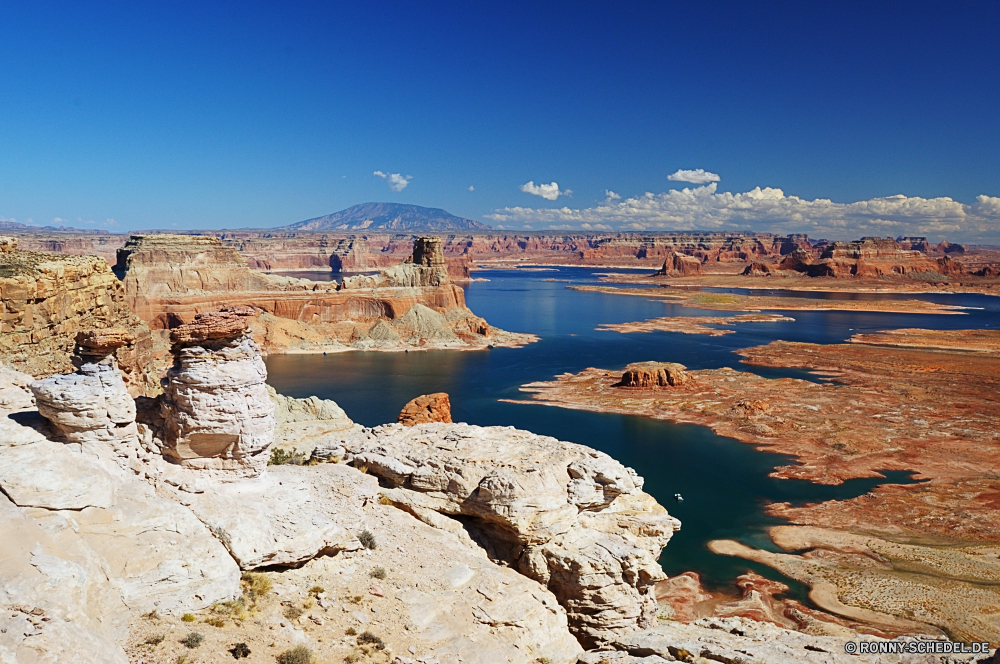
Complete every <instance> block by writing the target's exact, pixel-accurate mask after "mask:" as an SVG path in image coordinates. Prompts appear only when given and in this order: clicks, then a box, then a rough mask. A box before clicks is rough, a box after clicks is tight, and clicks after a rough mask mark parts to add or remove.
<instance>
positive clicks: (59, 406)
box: [31, 328, 138, 446]
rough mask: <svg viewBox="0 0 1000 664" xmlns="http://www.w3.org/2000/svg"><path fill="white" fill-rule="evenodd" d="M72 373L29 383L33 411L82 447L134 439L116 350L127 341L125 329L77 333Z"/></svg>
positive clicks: (130, 406)
mask: <svg viewBox="0 0 1000 664" xmlns="http://www.w3.org/2000/svg"><path fill="white" fill-rule="evenodd" d="M76 341H77V346H76V352H75V354H74V356H73V362H74V364H76V365H77V366H78V367H79V368H78V369H77V370H76V372H75V373H71V374H63V375H56V376H50V377H49V378H46V379H45V380H41V381H38V382H35V383H32V384H31V391H32V392H33V393H34V397H35V402H36V403H37V404H38V412H39V413H40V414H41V415H42V417H44V418H46V419H47V420H49V421H50V422H51V423H52V425H53V426H54V427H55V429H56V431H57V435H58V436H59V437H60V438H61V439H62V440H65V441H67V442H72V443H79V444H81V445H84V446H89V445H93V444H94V443H110V442H112V441H115V442H125V443H127V442H129V441H135V440H136V438H137V435H138V431H137V429H136V424H135V400H134V399H133V398H132V396H131V395H130V394H129V393H128V388H127V387H126V385H125V381H124V380H122V374H121V371H120V370H119V369H118V362H117V360H116V359H115V355H114V353H115V351H116V350H118V349H119V348H121V347H122V346H125V345H127V344H128V343H130V342H131V341H132V335H131V334H129V333H128V332H127V331H125V330H121V329H115V328H112V329H109V330H86V331H81V332H79V333H78V334H77V336H76Z"/></svg>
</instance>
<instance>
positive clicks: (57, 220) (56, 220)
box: [52, 217, 66, 224]
mask: <svg viewBox="0 0 1000 664" xmlns="http://www.w3.org/2000/svg"><path fill="white" fill-rule="evenodd" d="M52 223H54V224H65V223H66V220H65V219H62V218H60V217H53V218H52Z"/></svg>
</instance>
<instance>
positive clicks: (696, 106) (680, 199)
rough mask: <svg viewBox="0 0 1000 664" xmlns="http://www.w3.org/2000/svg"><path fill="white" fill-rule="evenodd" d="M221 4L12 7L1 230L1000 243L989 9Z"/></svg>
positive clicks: (988, 3)
mask: <svg viewBox="0 0 1000 664" xmlns="http://www.w3.org/2000/svg"><path fill="white" fill-rule="evenodd" d="M205 4H206V3H171V4H168V3H161V4H158V5H153V4H145V3H134V2H132V3H121V4H115V3H110V2H108V3H86V4H84V3H79V4H76V3H51V4H47V3H41V2H24V3H13V2H6V3H2V4H0V33H2V37H3V42H2V43H3V49H2V52H0V96H2V99H3V102H2V103H0V219H8V220H9V219H16V220H17V221H20V222H29V220H30V222H31V223H36V224H51V223H53V220H54V219H61V220H65V222H55V223H57V224H58V223H68V224H70V225H75V226H78V227H100V228H108V229H109V230H114V231H125V230H129V229H141V228H224V227H229V228H234V227H245V226H273V225H280V224H286V223H291V222H295V221H299V220H302V219H306V218H310V217H316V216H320V215H323V214H327V213H330V212H333V211H336V210H340V209H342V208H345V207H348V206H350V205H354V204H357V203H363V202H367V201H396V202H405V203H415V204H418V205H426V206H431V207H443V208H445V209H447V210H449V211H451V212H453V213H455V214H458V215H461V216H466V217H472V218H476V219H481V220H483V221H486V222H487V223H490V224H493V225H495V226H503V227H505V228H535V229H540V228H567V229H575V228H604V227H607V228H635V229H652V230H656V229H670V228H678V229H688V228H705V229H709V230H712V229H721V228H749V229H757V230H774V231H777V232H786V231H787V232H802V231H804V232H809V233H810V235H813V236H814V237H821V236H827V237H836V236H843V237H850V236H853V235H855V234H876V235H900V234H902V235H905V234H914V233H919V234H927V235H931V236H937V237H948V238H950V239H960V240H962V239H964V240H973V241H992V242H994V243H1000V198H996V197H1000V122H998V118H1000V112H998V109H1000V39H997V36H996V30H997V26H998V25H1000V1H998V0H970V1H968V2H957V3H944V2H939V3H919V2H908V3H902V2H898V3H894V2H883V3H870V2H866V3H824V4H820V3H802V2H789V3H782V2H768V3H746V2H742V3H736V2H732V3H728V2H702V3H683V4H680V3H677V4H674V3H663V2H650V3H628V2H625V3H600V4H597V3H580V2H574V3H561V4H550V3H523V4H515V3H492V4H487V3H468V2H465V3H454V4H448V3H416V2H412V3H385V2H368V3H350V4H348V3H342V4H338V3H333V4H322V5H321V4H319V3H315V4H312V3H310V4H295V3H280V4H279V3H273V4H260V3H257V4H254V3H245V2H244V3H232V4H222V3H215V4H213V5H212V6H210V7H206V6H205ZM431 4H433V9H428V8H427V7H429V6H431ZM871 5H875V6H871ZM696 169H704V170H705V171H707V172H708V173H709V174H714V175H717V176H718V181H715V180H714V179H712V178H710V177H709V176H704V177H698V176H694V177H693V178H691V177H689V178H688V179H693V180H695V181H693V182H691V181H684V180H683V178H685V177H688V176H684V175H683V173H682V174H681V175H680V176H678V177H679V178H680V179H675V180H669V179H668V175H671V174H676V173H678V171H694V170H696ZM376 171H378V172H381V173H382V174H383V175H384V176H385V177H380V176H378V175H375V174H374V173H375V172H376ZM394 175H395V176H396V177H395V178H394V177H393V176H394ZM408 176H409V179H407V177H408ZM706 178H709V179H706ZM553 182H554V183H556V187H552V183H553ZM528 183H531V185H530V186H528ZM404 185H405V186H404ZM542 185H544V187H545V188H540V186H542ZM470 187H473V188H474V189H473V190H472V191H470V189H469V188H470ZM758 187H759V188H760V190H759V191H757V190H755V188H758ZM685 188H687V193H685V192H684V189H685ZM394 189H395V190H394ZM566 190H569V191H570V192H571V193H569V194H568V195H566V194H564V193H563V192H565V191H566ZM778 190H780V193H778ZM531 191H535V192H536V193H535V194H532V193H529V192H531ZM647 192H648V194H649V195H648V196H647ZM755 192H756V193H755ZM539 194H540V195H539ZM543 195H544V196H547V197H548V198H546V197H543ZM898 195H902V196H903V197H905V198H886V197H890V196H898ZM553 196H555V199H554V200H552V197H553ZM941 197H950V199H951V200H950V201H942V200H940V198H941ZM817 199H819V200H817ZM108 220H114V221H113V222H111V221H108ZM88 222H89V223H88Z"/></svg>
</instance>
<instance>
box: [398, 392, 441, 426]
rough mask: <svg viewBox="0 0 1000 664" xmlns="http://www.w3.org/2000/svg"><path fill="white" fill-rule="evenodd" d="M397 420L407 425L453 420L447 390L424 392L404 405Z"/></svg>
mask: <svg viewBox="0 0 1000 664" xmlns="http://www.w3.org/2000/svg"><path fill="white" fill-rule="evenodd" d="M397 421H398V422H399V423H400V424H402V425H403V426H407V427H412V426H413V425H415V424H423V423H424V422H451V401H450V400H449V399H448V395H447V393H445V392H435V393H434V394H424V395H423V396H419V397H417V398H416V399H413V400H411V401H410V402H409V403H407V404H406V405H405V406H403V410H401V411H400V413H399V418H398V420H397Z"/></svg>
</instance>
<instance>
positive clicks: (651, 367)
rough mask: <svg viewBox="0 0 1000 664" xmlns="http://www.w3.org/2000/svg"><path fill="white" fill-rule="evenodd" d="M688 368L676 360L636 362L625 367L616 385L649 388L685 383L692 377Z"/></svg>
mask: <svg viewBox="0 0 1000 664" xmlns="http://www.w3.org/2000/svg"><path fill="white" fill-rule="evenodd" d="M686 369H687V367H685V366H684V365H683V364H677V363H676V362H635V363H633V364H630V365H628V366H627V367H625V371H624V373H622V380H621V382H620V383H619V384H618V385H616V387H631V388H638V389H644V390H649V389H655V388H658V387H673V386H675V385H683V384H684V383H686V382H688V381H689V380H690V379H691V377H690V376H689V375H688V374H687V371H686Z"/></svg>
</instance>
